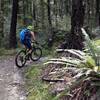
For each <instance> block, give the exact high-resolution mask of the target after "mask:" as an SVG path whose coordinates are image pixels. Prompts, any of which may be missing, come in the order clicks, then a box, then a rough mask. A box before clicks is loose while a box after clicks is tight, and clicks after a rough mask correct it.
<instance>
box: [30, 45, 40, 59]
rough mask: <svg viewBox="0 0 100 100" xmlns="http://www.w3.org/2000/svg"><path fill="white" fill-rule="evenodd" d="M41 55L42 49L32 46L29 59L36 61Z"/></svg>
mask: <svg viewBox="0 0 100 100" xmlns="http://www.w3.org/2000/svg"><path fill="white" fill-rule="evenodd" d="M41 57H42V49H41V48H39V47H37V48H34V49H33V50H32V52H31V56H30V58H31V60H32V61H38V60H39V59H40V58H41Z"/></svg>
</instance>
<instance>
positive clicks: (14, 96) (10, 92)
mask: <svg viewBox="0 0 100 100" xmlns="http://www.w3.org/2000/svg"><path fill="white" fill-rule="evenodd" d="M22 71H23V69H21V70H20V69H18V68H17V67H16V66H15V62H14V57H13V56H4V57H0V100H26V96H25V92H24V91H25V90H24V84H25V82H24V77H23V75H22Z"/></svg>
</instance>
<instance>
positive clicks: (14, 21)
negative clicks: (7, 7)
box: [9, 0, 18, 48]
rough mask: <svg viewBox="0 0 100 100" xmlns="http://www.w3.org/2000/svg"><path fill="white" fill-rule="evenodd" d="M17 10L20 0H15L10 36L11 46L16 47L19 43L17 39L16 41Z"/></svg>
mask: <svg viewBox="0 0 100 100" xmlns="http://www.w3.org/2000/svg"><path fill="white" fill-rule="evenodd" d="M17 12H18V0H13V5H12V17H11V26H10V37H9V47H10V48H16V45H17V41H16V25H17Z"/></svg>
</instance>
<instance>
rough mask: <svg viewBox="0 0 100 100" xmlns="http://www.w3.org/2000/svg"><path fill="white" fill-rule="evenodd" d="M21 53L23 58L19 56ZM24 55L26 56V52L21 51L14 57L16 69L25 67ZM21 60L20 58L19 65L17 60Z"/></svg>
mask: <svg viewBox="0 0 100 100" xmlns="http://www.w3.org/2000/svg"><path fill="white" fill-rule="evenodd" d="M22 53H23V56H21V54H22ZM25 55H26V52H25V51H24V50H21V51H20V52H18V54H17V55H16V56H15V64H16V66H17V67H18V68H22V67H23V66H24V65H25V63H26V59H25ZM19 57H20V58H21V57H23V60H24V61H23V62H21V64H19V61H20V60H21V59H18V58H19Z"/></svg>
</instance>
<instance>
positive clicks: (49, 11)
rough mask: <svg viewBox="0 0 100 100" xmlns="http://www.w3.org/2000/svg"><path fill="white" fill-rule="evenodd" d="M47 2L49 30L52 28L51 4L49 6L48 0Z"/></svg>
mask: <svg viewBox="0 0 100 100" xmlns="http://www.w3.org/2000/svg"><path fill="white" fill-rule="evenodd" d="M47 2H48V22H49V28H50V30H51V28H52V22H51V6H50V0H48V1H47Z"/></svg>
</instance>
